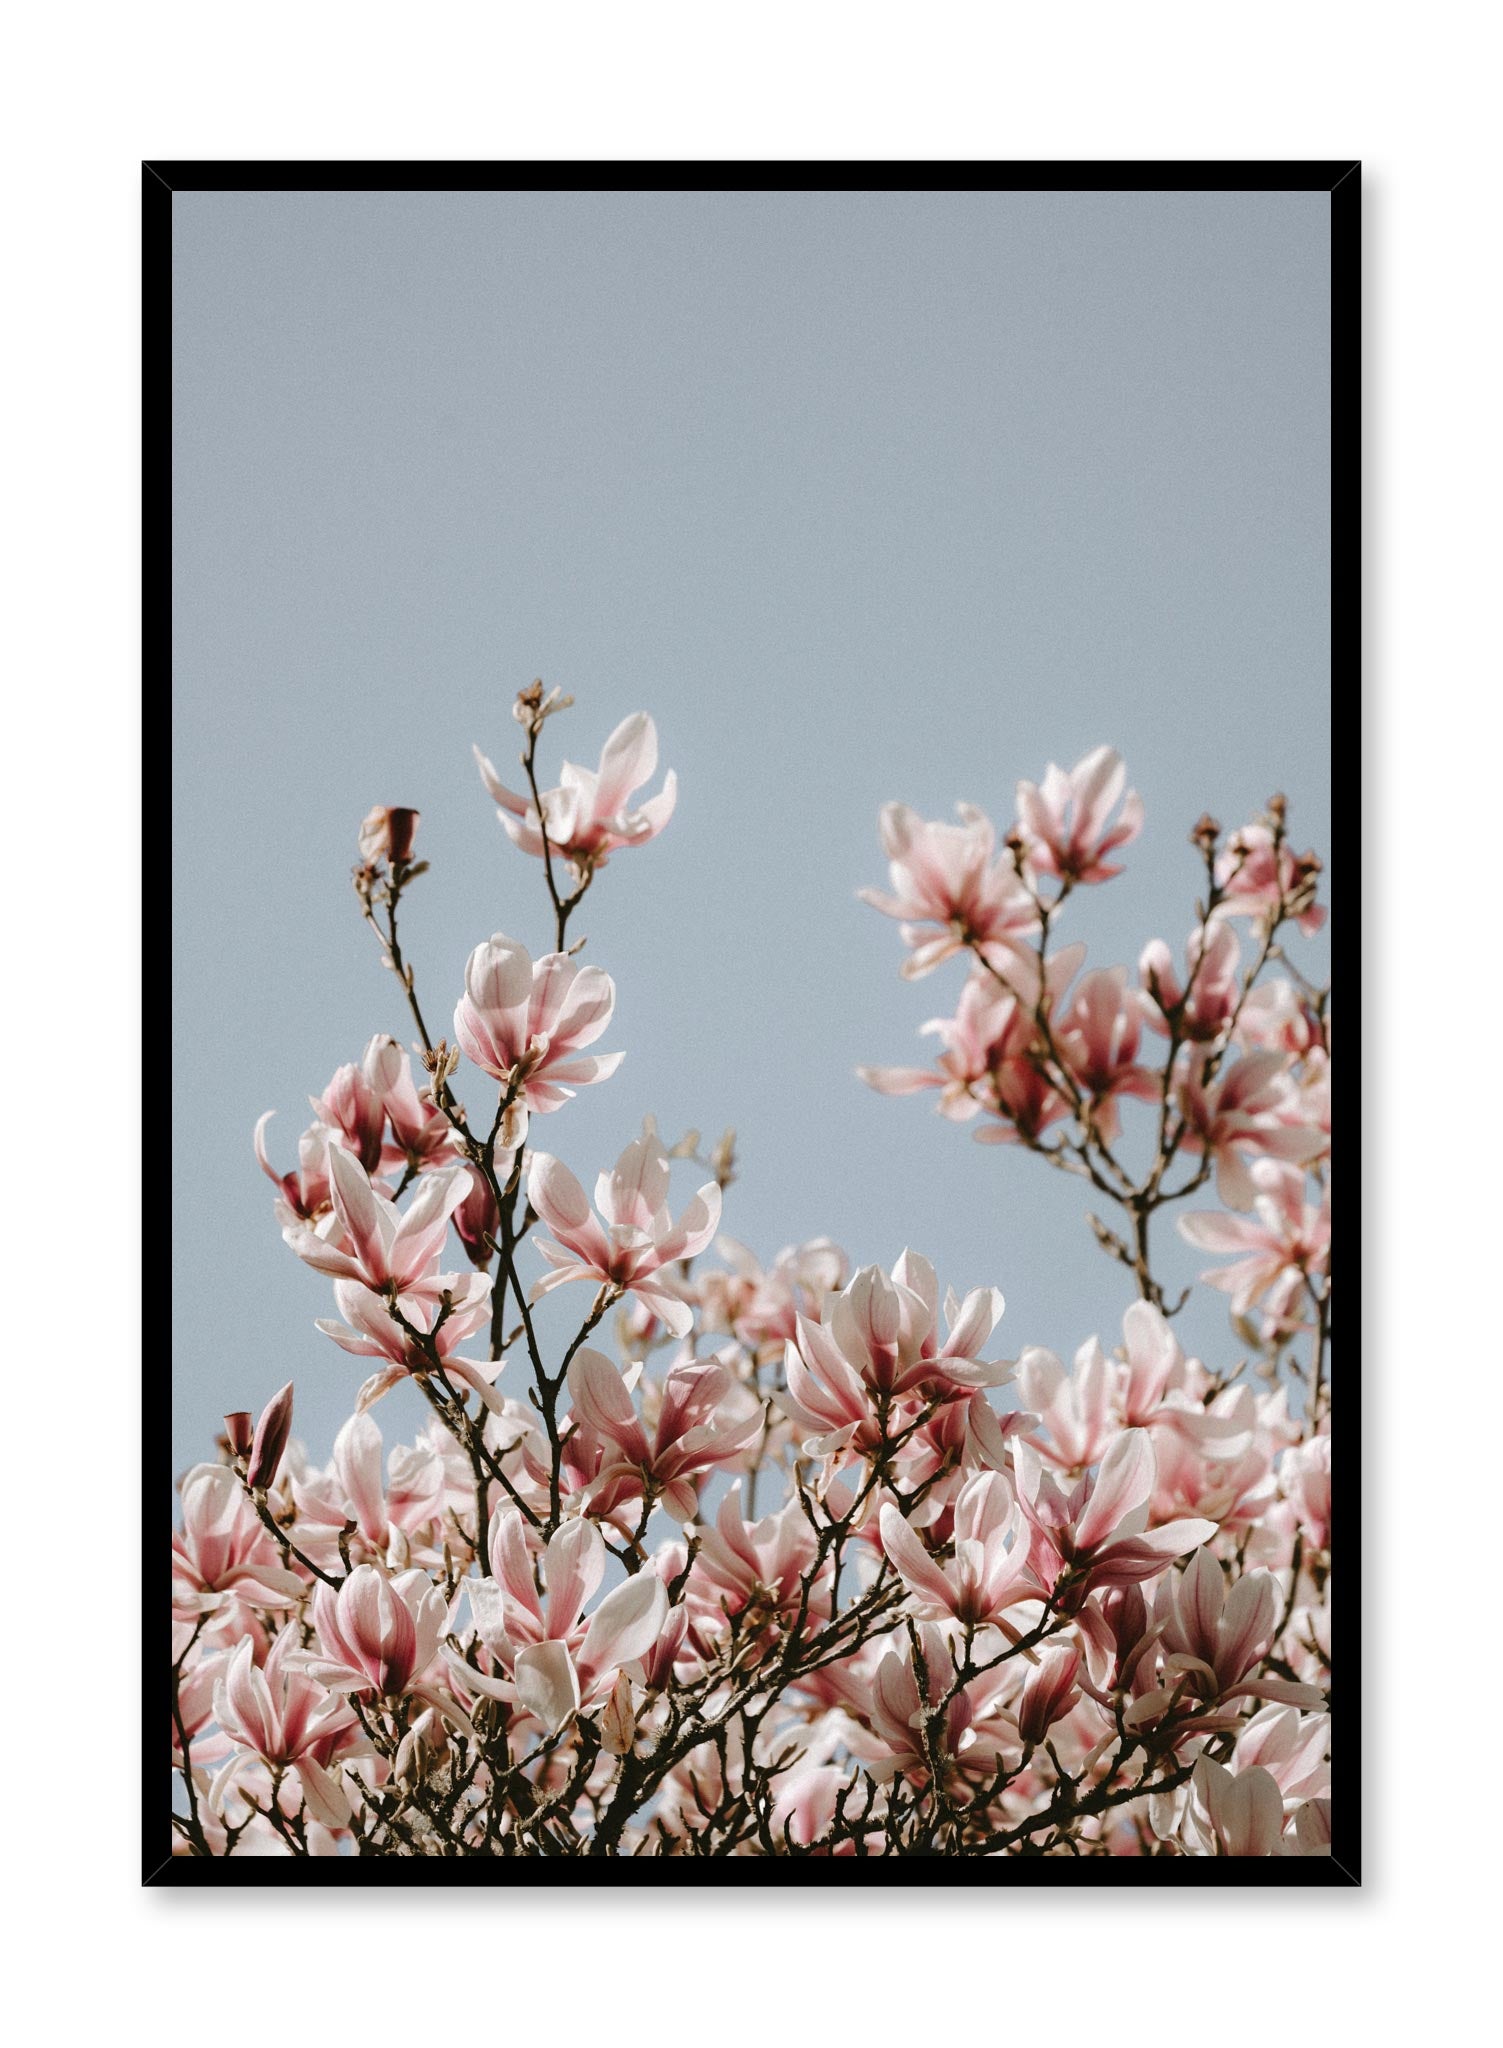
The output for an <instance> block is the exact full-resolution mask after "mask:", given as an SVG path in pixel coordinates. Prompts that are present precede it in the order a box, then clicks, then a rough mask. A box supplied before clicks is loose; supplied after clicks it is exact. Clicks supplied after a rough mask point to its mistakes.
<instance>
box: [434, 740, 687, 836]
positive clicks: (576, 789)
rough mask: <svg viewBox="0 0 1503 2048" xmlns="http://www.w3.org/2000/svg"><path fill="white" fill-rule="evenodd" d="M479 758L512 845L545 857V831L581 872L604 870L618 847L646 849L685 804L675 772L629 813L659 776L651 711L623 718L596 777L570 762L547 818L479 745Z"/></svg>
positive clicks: (545, 802)
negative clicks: (511, 787)
mask: <svg viewBox="0 0 1503 2048" xmlns="http://www.w3.org/2000/svg"><path fill="white" fill-rule="evenodd" d="M475 759H476V761H477V762H478V763H479V765H480V778H481V780H482V781H483V782H484V784H485V786H486V789H487V790H488V791H489V792H490V796H491V799H492V801H493V802H495V803H496V804H498V805H499V806H500V812H499V815H500V819H501V823H502V824H503V825H504V826H505V828H506V832H507V836H508V837H509V838H510V840H511V842H512V844H513V845H514V846H519V847H520V848H521V849H522V851H523V853H531V854H536V855H537V856H538V857H539V858H541V857H542V853H543V828H544V827H546V829H547V833H548V843H549V845H550V846H551V847H552V848H553V850H554V852H556V853H560V854H562V855H563V856H564V858H565V859H566V860H568V861H570V862H571V863H572V864H573V866H574V868H575V870H576V872H577V873H581V874H584V873H588V872H589V871H590V870H592V869H594V868H602V867H604V866H605V864H606V862H607V860H608V859H609V858H610V856H611V854H612V853H614V852H615V851H616V849H617V848H618V847H622V846H645V845H646V844H647V841H648V840H649V839H655V838H656V837H657V835H658V833H659V832H661V831H662V829H663V827H664V826H665V825H666V824H667V822H668V820H669V819H670V818H671V817H672V816H673V806H674V804H675V802H676V801H677V799H678V778H677V776H676V775H675V774H674V773H673V770H672V769H671V768H670V769H669V771H668V773H667V775H666V776H665V777H664V779H663V787H662V789H661V790H660V791H659V793H658V794H657V795H656V796H654V797H649V798H648V799H647V801H646V802H645V803H643V804H640V805H639V806H638V807H637V808H636V809H635V810H632V809H630V808H629V806H630V802H631V797H632V794H633V792H634V791H636V790H638V789H640V788H641V787H642V785H643V783H644V782H650V781H651V780H652V778H653V776H654V775H655V774H656V772H657V765H658V731H657V727H656V726H655V725H654V724H653V722H652V720H651V719H650V718H649V717H648V715H647V713H646V712H645V711H634V712H633V713H632V715H631V716H630V717H629V718H623V719H622V721H621V723H620V724H619V725H618V726H617V727H616V730H615V731H614V732H613V733H612V734H611V736H610V738H609V739H608V740H607V741H606V743H605V746H604V747H603V748H602V750H601V754H600V766H599V767H598V768H596V769H595V770H594V771H593V772H592V771H591V770H590V769H588V768H576V767H575V765H574V763H573V762H572V761H565V763H564V765H563V770H562V778H561V786H560V787H559V788H558V789H550V790H545V791H544V793H543V799H542V806H543V808H542V816H541V818H540V817H539V815H538V811H537V808H536V806H535V805H534V804H533V802H532V799H531V798H530V797H526V796H518V795H516V794H515V792H514V791H512V790H509V789H508V788H507V787H506V785H505V784H504V783H503V782H502V781H501V778H500V777H499V776H498V775H497V773H496V771H495V769H494V768H493V767H492V766H491V764H490V762H489V761H488V760H487V759H486V757H485V755H484V754H482V753H481V751H480V749H479V748H478V747H476V748H475Z"/></svg>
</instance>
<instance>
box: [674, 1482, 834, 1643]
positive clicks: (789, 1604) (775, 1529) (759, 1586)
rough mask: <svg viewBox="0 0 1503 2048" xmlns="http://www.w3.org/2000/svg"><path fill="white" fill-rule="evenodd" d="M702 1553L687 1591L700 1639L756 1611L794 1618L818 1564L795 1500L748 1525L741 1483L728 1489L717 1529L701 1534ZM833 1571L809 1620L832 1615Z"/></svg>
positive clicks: (816, 1595) (817, 1592)
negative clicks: (808, 1575) (806, 1581)
mask: <svg viewBox="0 0 1503 2048" xmlns="http://www.w3.org/2000/svg"><path fill="white" fill-rule="evenodd" d="M698 1533H699V1554H698V1556H697V1557H696V1558H695V1560H694V1569H693V1570H692V1572H691V1573H690V1575H689V1582H688V1585H687V1587H686V1589H685V1599H686V1601H687V1602H688V1604H689V1606H690V1608H691V1610H692V1613H693V1618H694V1622H695V1627H696V1630H697V1632H698V1634H699V1635H700V1637H701V1638H702V1639H706V1640H708V1639H710V1638H713V1637H714V1636H715V1635H717V1634H719V1633H721V1632H722V1631H723V1629H724V1627H725V1624H726V1622H727V1621H728V1620H731V1619H734V1618H735V1617H736V1616H737V1615H746V1614H747V1612H748V1610H749V1609H750V1610H753V1611H754V1612H755V1613H756V1614H757V1615H758V1616H763V1617H765V1618H766V1619H767V1620H768V1621H769V1622H770V1621H773V1620H782V1621H785V1622H788V1621H792V1620H794V1619H796V1617H797V1615H798V1610H799V1605H800V1599H801V1586H802V1581H803V1579H804V1577H805V1575H806V1573H807V1572H808V1571H809V1568H810V1566H811V1565H812V1564H813V1563H814V1560H815V1556H816V1553H817V1538H816V1536H815V1533H814V1531H813V1529H812V1528H811V1527H810V1526H809V1520H808V1517H807V1516H806V1515H805V1514H804V1512H803V1510H802V1509H801V1507H800V1506H799V1503H798V1502H797V1501H790V1502H788V1504H787V1505H786V1506H785V1507H783V1508H782V1509H781V1510H779V1511H778V1512H777V1513H775V1514H770V1515H764V1516H763V1517H762V1519H761V1520H760V1521H757V1522H748V1521H747V1520H746V1519H745V1517H744V1515H743V1514H742V1512H741V1482H740V1481H739V1480H736V1481H735V1482H734V1483H733V1484H732V1485H731V1487H730V1488H729V1489H728V1490H727V1492H726V1495H725V1498H724V1499H723V1500H722V1501H721V1503H720V1507H719V1510H718V1512H717V1513H716V1516H715V1521H714V1524H713V1526H710V1527H705V1526H701V1527H700V1529H699V1532H698ZM829 1576H830V1575H829V1572H828V1570H826V1571H825V1572H823V1573H822V1574H821V1575H820V1580H819V1582H818V1583H816V1585H815V1588H814V1590H813V1593H812V1594H811V1597H810V1601H809V1617H810V1618H812V1619H819V1618H821V1617H823V1616H825V1615H828V1613H829V1605H830V1603H829Z"/></svg>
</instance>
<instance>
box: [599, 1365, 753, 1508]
mask: <svg viewBox="0 0 1503 2048" xmlns="http://www.w3.org/2000/svg"><path fill="white" fill-rule="evenodd" d="M736 1384H737V1382H736V1379H735V1376H734V1374H732V1373H731V1372H730V1371H728V1370H727V1368H726V1367H725V1366H724V1365H723V1364H721V1363H720V1361H719V1360H718V1359H696V1358H692V1357H690V1356H688V1355H687V1354H685V1355H684V1356H683V1357H681V1358H680V1359H679V1360H678V1361H677V1362H676V1363H675V1364H674V1365H672V1366H670V1368H669V1370H668V1374H667V1377H666V1378H665V1380H664V1381H663V1387H662V1398H661V1405H660V1407H659V1410H658V1416H657V1423H656V1427H655V1428H654V1429H652V1430H651V1431H650V1432H649V1430H648V1429H647V1428H646V1427H645V1426H644V1425H643V1423H642V1422H641V1421H640V1420H639V1419H638V1416H637V1411H636V1409H635V1408H634V1407H633V1405H632V1398H631V1395H630V1393H629V1392H628V1391H627V1387H626V1382H625V1381H624V1380H623V1379H622V1377H621V1375H620V1373H619V1372H617V1370H616V1368H615V1366H613V1365H612V1364H611V1362H610V1360H609V1359H608V1358H606V1357H605V1356H604V1355H603V1354H602V1353H601V1352H599V1351H592V1350H590V1349H589V1348H588V1347H586V1348H585V1349H584V1350H582V1351H579V1352H577V1353H576V1354H575V1356H574V1358H573V1360H572V1362H571V1364H570V1366H569V1394H570V1397H571V1399H572V1400H573V1403H574V1415H575V1417H576V1419H577V1420H578V1421H579V1423H580V1424H581V1425H582V1426H583V1427H584V1428H585V1429H587V1430H588V1431H590V1433H591V1434H592V1435H593V1436H594V1437H595V1438H597V1439H598V1440H599V1441H600V1443H601V1445H602V1448H603V1452H604V1455H603V1457H602V1460H601V1464H600V1467H599V1470H598V1472H597V1475H596V1478H595V1481H594V1484H593V1485H592V1487H591V1489H590V1508H591V1512H592V1513H594V1514H598V1515H608V1514H611V1513H613V1512H614V1511H615V1509H616V1508H618V1507H619V1506H620V1505H621V1504H622V1502H624V1501H627V1500H641V1499H644V1498H645V1499H650V1500H655V1501H659V1502H661V1504H662V1505H663V1506H664V1507H665V1508H666V1509H667V1510H668V1512H669V1513H670V1514H671V1515H672V1516H673V1517H674V1518H675V1519H676V1520H677V1521H680V1522H683V1521H687V1520H688V1518H689V1517H690V1516H691V1515H693V1514H694V1513H695V1512H696V1510H697V1508H698V1506H699V1489H698V1486H697V1485H696V1483H695V1482H696V1480H697V1479H698V1477H699V1476H700V1475H701V1474H702V1473H705V1472H708V1471H711V1470H712V1469H713V1468H714V1467H715V1466H716V1465H720V1464H724V1463H725V1461H726V1460H727V1459H729V1458H733V1457H735V1455H736V1453H737V1452H738V1451H739V1450H740V1449H741V1448H742V1447H743V1446H744V1445H745V1444H747V1443H749V1442H750V1441H751V1439H752V1438H753V1437H754V1436H756V1435H758V1434H759V1433H760V1431H761V1428H762V1411H761V1409H760V1407H758V1408H754V1409H753V1410H752V1412H751V1414H750V1415H748V1416H744V1417H741V1418H739V1419H738V1418H730V1417H726V1416H723V1415H718V1414H717V1411H718V1410H719V1408H720V1404H721V1402H722V1401H723V1400H724V1399H725V1396H726V1395H727V1394H728V1393H729V1392H730V1391H731V1390H732V1388H733V1387H734V1386H735V1385H736Z"/></svg>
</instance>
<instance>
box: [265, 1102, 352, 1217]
mask: <svg viewBox="0 0 1503 2048" xmlns="http://www.w3.org/2000/svg"><path fill="white" fill-rule="evenodd" d="M275 1115H276V1111H275V1110H274V1109H268V1110H267V1111H265V1113H264V1114H263V1115H261V1116H259V1117H257V1119H256V1135H255V1139H254V1144H255V1148H256V1163H257V1165H258V1166H259V1167H260V1169H261V1171H262V1172H263V1173H264V1174H265V1175H266V1178H267V1179H268V1180H269V1181H270V1182H271V1184H272V1186H273V1187H275V1188H276V1189H277V1190H278V1193H279V1195H280V1198H281V1203H280V1204H279V1205H278V1209H277V1217H278V1221H279V1222H286V1221H288V1220H290V1218H292V1217H298V1218H301V1219H302V1221H303V1222H305V1223H316V1222H317V1221H319V1219H320V1218H328V1217H330V1216H331V1215H332V1213H333V1212H332V1211H331V1209H330V1207H329V1133H328V1132H327V1130H325V1128H324V1126H323V1125H322V1124H313V1125H311V1126H310V1127H309V1129H307V1130H306V1131H304V1133H303V1135H302V1136H301V1137H300V1138H299V1139H298V1143H297V1153H298V1163H297V1169H296V1171H295V1172H293V1173H278V1172H277V1170H276V1168H275V1167H274V1166H273V1165H272V1163H271V1160H270V1157H269V1156H268V1154H267V1150H266V1126H267V1125H268V1124H269V1123H270V1122H271V1120H272V1118H273V1117H274V1116H275ZM281 1204H285V1205H286V1208H287V1210H288V1216H286V1217H284V1216H283V1215H282V1213H281Z"/></svg>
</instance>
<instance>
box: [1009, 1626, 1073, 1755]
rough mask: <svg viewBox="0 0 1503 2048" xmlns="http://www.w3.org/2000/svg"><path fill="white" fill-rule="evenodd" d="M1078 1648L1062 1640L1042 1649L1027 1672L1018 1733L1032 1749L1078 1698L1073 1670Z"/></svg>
mask: <svg viewBox="0 0 1503 2048" xmlns="http://www.w3.org/2000/svg"><path fill="white" fill-rule="evenodd" d="M1079 1669H1080V1652H1079V1651H1078V1650H1075V1649H1071V1648H1069V1647H1067V1646H1066V1645H1064V1644H1059V1645H1057V1646H1056V1647H1055V1648H1054V1649H1052V1650H1045V1651H1043V1652H1042V1654H1041V1655H1040V1657H1039V1661H1038V1663H1037V1665H1036V1666H1035V1667H1034V1669H1033V1670H1032V1671H1030V1672H1029V1674H1028V1680H1027V1683H1026V1684H1025V1685H1024V1687H1023V1690H1022V1692H1021V1693H1020V1694H1019V1696H1018V1708H1017V1713H1018V1733H1019V1735H1021V1736H1022V1738H1023V1740H1024V1742H1025V1743H1026V1744H1027V1745H1028V1747H1029V1748H1030V1749H1031V1748H1032V1747H1033V1745H1034V1744H1035V1743H1037V1742H1042V1741H1043V1739H1044V1737H1045V1736H1046V1735H1047V1734H1048V1733H1049V1730H1050V1729H1051V1728H1052V1727H1053V1726H1054V1724H1055V1722H1056V1721H1062V1720H1063V1719H1064V1718H1065V1716H1066V1714H1068V1713H1069V1711H1070V1709H1071V1708H1072V1707H1073V1706H1074V1705H1075V1704H1076V1703H1077V1701H1078V1700H1079V1698H1080V1693H1079V1690H1078V1689H1077V1688H1076V1685H1075V1674H1076V1672H1077V1671H1078V1670H1079Z"/></svg>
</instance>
